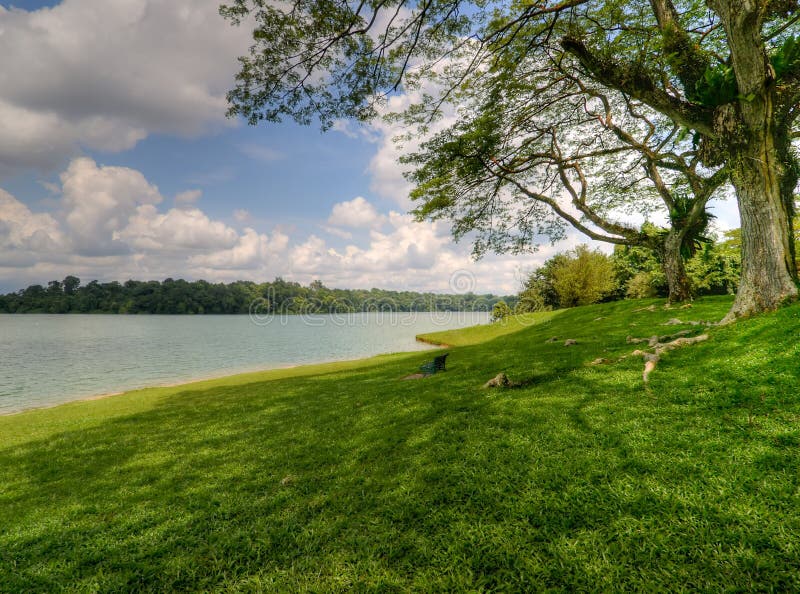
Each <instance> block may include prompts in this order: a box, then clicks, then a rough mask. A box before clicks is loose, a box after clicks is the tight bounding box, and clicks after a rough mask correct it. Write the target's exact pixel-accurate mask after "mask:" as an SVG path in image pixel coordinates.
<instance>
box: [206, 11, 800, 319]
mask: <svg viewBox="0 0 800 594" xmlns="http://www.w3.org/2000/svg"><path fill="white" fill-rule="evenodd" d="M221 11H222V14H223V15H224V16H226V17H228V18H230V19H231V20H232V21H234V22H243V21H244V20H245V19H254V20H255V24H256V27H255V30H254V45H253V47H252V50H251V52H250V54H249V55H248V56H243V57H242V58H241V71H240V73H239V75H238V79H237V86H236V88H235V89H233V90H232V91H231V93H230V95H229V99H230V101H231V113H232V114H238V115H242V116H244V117H245V118H247V119H248V120H249V121H250V122H252V123H256V122H258V121H259V120H262V119H266V120H271V121H276V120H280V119H281V118H282V117H284V116H290V117H293V118H295V119H297V120H298V121H301V122H306V123H307V122H310V121H311V120H312V119H313V118H315V117H316V118H319V119H320V121H321V122H322V124H323V126H329V125H331V124H332V122H333V121H335V120H336V119H337V118H359V119H368V118H371V117H375V116H376V115H377V114H378V112H379V107H380V106H381V104H382V101H384V100H385V99H386V98H387V97H388V96H390V95H391V94H392V93H394V92H396V91H398V90H399V89H401V88H408V86H409V85H411V86H414V85H417V88H419V89H421V95H422V100H421V102H420V103H419V104H418V105H416V106H414V107H413V108H412V109H411V110H409V112H407V113H406V117H407V118H408V120H407V121H412V120H413V121H415V122H416V123H418V124H419V125H421V126H422V127H423V129H424V128H425V127H426V126H427V125H429V124H430V123H431V122H434V121H435V120H436V118H437V117H439V116H441V114H442V110H443V106H445V105H446V104H447V103H448V102H451V103H453V104H455V105H458V104H459V102H460V101H464V100H466V101H467V103H469V102H470V101H471V102H472V104H471V108H470V109H471V110H472V111H473V113H474V115H473V117H471V118H466V119H465V120H462V121H461V128H460V129H458V127H456V128H454V129H453V130H452V131H451V132H452V133H453V135H452V137H451V138H452V139H458V138H462V139H464V138H465V139H469V140H470V141H473V142H474V143H482V142H483V143H485V147H484V148H486V149H489V150H486V151H484V153H483V154H484V155H485V156H486V157H487V158H488V159H489V160H488V163H489V168H490V169H494V171H495V174H494V175H493V176H492V181H493V182H494V183H495V184H497V185H498V186H500V187H501V190H502V191H505V192H509V193H510V194H511V195H512V198H511V200H512V204H513V205H514V206H512V207H511V210H509V211H499V212H498V215H500V216H498V219H497V220H501V221H505V222H506V224H507V225H508V228H509V230H512V228H513V233H512V235H513V234H516V237H517V238H521V239H522V241H523V243H524V242H529V241H530V240H531V238H532V236H533V235H535V234H536V233H537V232H539V231H541V230H544V231H549V230H550V229H548V228H547V225H548V224H549V223H548V221H551V222H552V219H548V218H547V216H539V215H549V214H550V213H551V212H552V208H551V210H549V211H544V210H542V211H540V212H538V213H537V212H536V209H537V208H539V207H537V206H533V205H530V201H528V202H522V203H521V204H520V202H519V201H518V200H516V199H515V198H514V197H513V194H514V193H515V192H517V193H519V192H522V193H523V194H524V191H522V189H521V188H520V187H519V186H518V185H516V184H515V183H514V182H515V179H514V177H512V176H509V175H507V172H515V174H516V173H517V172H518V171H519V170H520V169H521V168H524V167H526V165H527V164H528V163H529V162H530V160H529V159H530V158H531V156H533V157H534V158H536V155H538V154H539V153H540V152H542V151H541V147H542V146H543V143H544V144H545V145H547V144H548V143H549V148H548V150H547V151H545V152H546V160H547V162H546V163H545V164H544V166H543V169H544V170H545V171H546V172H547V173H548V174H549V175H550V176H551V177H550V178H548V176H547V175H546V174H542V173H541V172H540V173H539V174H538V175H539V177H538V178H536V179H535V180H534V181H535V183H533V184H530V183H529V184H527V185H525V186H524V187H525V188H527V189H528V190H531V186H533V188H532V191H534V192H536V193H538V194H540V195H542V196H548V197H552V193H550V190H551V189H552V188H553V187H554V186H552V185H551V186H550V187H548V185H547V182H548V181H550V180H554V181H555V182H557V185H558V186H559V190H557V191H562V190H563V191H565V192H566V193H567V194H570V193H571V186H572V188H573V189H575V188H576V186H577V195H578V200H577V201H576V200H575V199H574V197H573V199H572V200H571V203H572V209H573V212H575V214H572V213H569V214H571V216H574V217H575V218H576V219H577V221H578V222H579V223H580V224H583V225H587V224H594V225H598V220H601V221H602V222H603V223H604V225H605V226H604V225H598V226H599V228H600V229H601V230H602V231H604V232H605V234H606V235H608V234H609V233H612V232H613V231H616V230H615V229H612V231H609V229H608V225H607V223H613V221H609V220H607V215H608V213H609V212H611V210H613V209H610V208H609V207H612V206H614V196H617V197H619V196H626V199H629V198H630V193H631V192H638V187H639V186H637V185H634V184H631V181H632V180H630V179H628V180H624V182H623V183H618V184H617V183H616V182H615V184H616V187H614V186H613V185H612V186H609V182H608V176H607V175H606V176H605V177H604V173H607V172H608V167H609V165H608V163H609V160H608V159H603V158H600V157H607V156H610V155H614V157H615V158H614V161H616V162H617V163H618V166H617V167H615V169H614V171H615V172H617V173H619V172H628V171H634V170H635V169H636V167H633V168H630V165H631V161H634V162H635V164H636V166H640V167H641V168H643V169H645V170H648V169H649V171H650V173H651V176H648V179H649V180H650V181H649V182H645V185H647V184H649V185H650V191H651V192H653V193H655V194H658V195H660V196H661V198H662V199H664V198H665V194H664V192H663V191H661V188H659V182H658V177H660V178H661V179H662V181H663V182H664V184H663V185H664V187H665V188H666V189H668V190H670V191H675V190H676V189H679V188H680V187H681V186H683V187H684V188H687V187H688V189H689V190H691V191H690V192H683V195H684V197H690V198H692V200H693V203H692V208H690V209H688V211H692V210H693V208H694V206H695V205H700V207H702V206H704V204H705V200H706V199H707V197H706V194H707V193H708V188H711V189H712V190H713V188H714V187H716V186H718V185H719V184H718V183H717V184H716V186H715V183H713V182H711V181H710V180H712V179H714V178H713V176H714V175H717V174H718V175H719V176H720V177H721V178H726V179H729V180H730V181H731V183H732V185H733V186H734V188H735V191H736V195H737V200H738V203H739V209H740V214H741V219H742V238H743V240H742V282H741V283H740V285H739V292H738V294H737V299H736V302H735V303H734V306H733V309H732V311H731V313H730V314H729V319H734V318H736V317H738V316H740V315H749V314H752V313H757V312H759V311H763V310H767V309H772V308H774V307H777V306H778V305H779V304H781V303H783V302H784V301H785V300H787V299H792V298H794V297H796V295H797V286H796V284H795V280H796V267H795V264H794V254H793V244H792V241H791V238H792V214H793V194H794V189H795V186H796V185H797V179H798V173H797V172H798V165H797V160H796V157H795V155H794V152H793V150H792V145H791V142H792V138H793V136H794V134H795V128H796V119H797V113H798V112H797V108H798V99H799V98H800V43H798V33H800V31H798V20H800V10H799V7H798V2H797V1H795V0H708V1H707V2H701V1H699V0H634V1H630V0H624V1H623V0H603V1H601V0H542V1H539V2H486V1H482V0H477V1H473V2H466V1H461V0H420V1H417V2H407V1H405V0H369V1H367V0H365V1H362V2H348V1H346V0H341V1H337V0H326V1H321V2H317V1H313V2H312V1H307V0H294V1H290V2H284V3H275V4H273V3H268V2H266V1H265V0H235V1H234V2H232V3H231V4H228V5H226V6H223V7H222V9H221ZM403 85H406V87H403ZM581 109H582V110H583V115H582V116H581V115H580V114H581ZM559 113H563V114H564V117H561V118H560V117H559V115H558V114H559ZM521 114H525V115H524V117H520V116H521ZM462 115H463V114H462ZM537 117H541V118H546V119H547V121H550V122H552V123H553V126H551V128H554V129H551V128H543V127H542V126H533V127H530V126H527V124H528V123H529V122H530V121H535V120H536V118H537ZM542 121H544V120H542ZM465 122H468V123H465ZM586 127H592V128H593V129H594V130H593V132H592V133H591V135H590V136H589V138H591V139H592V142H590V143H589V144H588V145H587V146H584V145H582V140H583V139H584V138H585V136H584V134H585V133H584V131H583V130H584V128H586ZM471 133H472V136H470V134H471ZM626 135H628V136H626ZM612 137H613V138H614V139H612ZM440 140H443V139H440ZM630 140H634V141H636V143H638V145H639V146H635V145H634V144H633V143H631V142H630ZM434 142H435V141H434ZM625 145H627V148H626V147H625ZM563 146H568V147H569V150H568V151H566V152H563V151H562V150H561V147H563ZM496 147H501V148H502V147H505V148H510V149H511V150H507V151H505V152H496V154H492V152H494V148H496ZM576 147H577V148H576ZM600 147H602V148H600ZM427 148H428V149H430V151H431V152H429V153H428V155H427V157H423V158H422V160H418V161H417V162H416V163H415V165H417V166H418V169H417V173H418V174H419V172H423V173H422V176H421V177H420V178H418V181H419V182H420V185H419V186H418V187H419V188H420V194H419V195H418V196H417V197H418V198H419V199H420V200H422V201H423V204H422V206H421V207H420V210H418V213H419V214H420V215H421V216H438V215H439V214H444V215H445V216H451V217H453V218H455V220H456V232H458V230H459V224H462V225H463V223H464V221H466V222H467V223H469V222H470V217H471V216H472V215H471V214H470V210H469V208H468V203H465V202H463V199H464V197H465V194H464V193H463V192H462V193H456V194H455V196H456V198H457V200H456V199H453V197H452V195H451V197H450V198H448V197H447V195H445V194H442V193H439V194H438V195H437V193H436V192H433V193H428V192H427V191H426V190H427V188H430V187H432V186H431V183H432V182H435V183H439V182H440V181H442V180H439V179H434V178H435V177H436V176H435V174H436V171H435V170H431V169H430V167H429V169H428V170H429V171H430V172H432V173H433V174H434V178H432V177H426V175H425V174H424V171H425V169H424V168H425V167H426V166H429V165H430V164H431V163H432V162H433V160H434V159H435V158H436V157H435V155H439V157H442V155H443V154H446V150H445V148H446V147H445V143H444V142H441V143H440V144H439V145H428V147H427ZM576 150H577V151H578V156H581V157H586V158H585V159H580V160H571V159H570V156H573V155H574V154H575V151H576ZM600 150H603V151H610V152H608V153H605V154H604V155H600V154H597V153H598V151H600ZM631 150H633V153H632V154H631V155H627V154H626V153H628V152H629V151H631ZM442 151H445V152H444V153H443V152H442ZM453 154H454V153H451V154H450V156H452V155H453ZM553 156H555V157H556V158H555V159H553ZM486 164H487V161H484V162H483V166H484V167H485V166H486ZM539 164H540V165H541V163H539ZM458 166H461V167H464V168H466V169H467V171H466V173H471V174H474V173H475V172H471V171H468V169H469V167H477V166H478V165H477V164H473V165H470V164H469V163H466V162H464V163H460V164H459V165H458ZM578 167H580V169H578ZM654 168H655V169H654ZM540 169H542V167H540ZM664 170H669V171H671V172H672V173H671V175H672V177H671V178H670V177H669V176H665V175H664V174H663V173H662V171H664ZM653 171H655V172H656V173H657V174H658V176H653V175H652V173H653ZM498 173H499V175H498ZM581 175H583V176H584V177H585V183H584V182H583V180H581ZM692 176H696V177H697V180H702V183H701V184H700V185H695V186H694V187H692V181H691V179H690V178H691V177H692ZM509 178H510V179H509ZM654 178H655V179H654ZM517 181H518V180H517ZM526 182H527V180H526ZM435 183H434V185H435ZM442 183H445V182H442ZM720 183H721V182H720ZM551 184H552V182H551ZM639 185H640V186H641V184H639ZM609 188H612V189H613V190H614V191H608V189H609ZM626 192H627V194H626ZM584 194H586V195H587V196H588V195H590V194H591V196H592V197H593V198H595V197H596V196H599V198H597V201H596V202H595V203H594V204H593V205H592V207H591V208H589V206H588V203H589V199H588V198H586V200H585V204H586V208H580V203H581V200H582V196H583V195H584ZM498 195H500V192H498ZM459 200H462V201H461V202H459ZM673 201H674V199H673ZM576 202H577V204H576ZM644 203H646V199H645V197H644V196H642V199H639V197H638V196H637V200H636V204H637V206H641V205H642V204H644ZM540 204H541V203H540ZM665 204H666V206H667V208H668V210H669V214H670V216H671V218H672V219H673V221H674V220H675V216H674V215H675V214H677V215H678V218H680V212H678V211H677V210H676V209H673V208H672V207H671V206H670V204H669V202H668V201H667V200H665ZM529 205H530V206H529ZM464 206H467V208H466V209H464V210H460V211H458V212H455V211H453V210H452V209H454V208H458V207H464ZM526 207H527V208H528V210H530V211H531V213H532V215H533V220H534V221H535V222H534V223H532V224H530V225H528V226H526V225H525V223H524V221H522V222H520V219H519V217H516V214H517V210H523V211H524V210H525V208H526ZM487 208H488V209H491V208H492V206H491V205H490V206H488V207H487ZM515 209H516V210H515ZM684 210H685V211H686V209H684ZM464 213H466V214H467V217H466V218H464V217H461V219H459V217H460V215H461V214H464ZM515 217H516V218H515ZM595 217H600V219H596V218H595ZM562 218H563V217H562ZM459 220H461V222H460V223H459ZM542 224H544V225H545V227H541V225H542ZM693 225H694V223H692V225H690V226H689V227H692V226H693ZM467 227H469V225H467ZM612 235H613V233H612ZM679 243H681V244H683V240H681V242H679ZM479 247H481V246H480V245H479ZM486 247H487V248H488V249H494V248H495V247H499V246H496V245H494V244H492V243H491V242H490V243H489V244H487V245H486ZM678 247H680V246H678Z"/></svg>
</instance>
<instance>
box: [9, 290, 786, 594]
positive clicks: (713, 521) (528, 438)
mask: <svg viewBox="0 0 800 594" xmlns="http://www.w3.org/2000/svg"><path fill="white" fill-rule="evenodd" d="M651 303H656V304H658V308H657V309H656V311H646V310H645V311H634V310H636V309H640V308H642V307H643V306H646V305H649V304H651ZM660 305H661V302H657V301H635V302H620V303H612V304H603V305H596V306H590V307H584V308H576V309H573V310H565V311H561V312H555V313H551V314H539V315H532V316H527V317H525V318H522V319H516V320H512V321H511V322H509V323H508V324H506V325H495V326H491V327H482V328H478V329H470V330H464V331H461V332H448V333H443V334H442V335H434V336H431V337H429V339H430V340H435V341H436V340H438V341H439V342H443V343H446V344H449V345H452V347H451V348H450V349H449V352H450V353H451V354H450V357H449V359H448V361H447V367H448V371H447V372H446V373H442V374H437V375H435V376H433V377H430V378H427V379H424V380H417V381H401V380H400V378H401V377H403V376H404V375H407V374H410V373H413V372H415V371H416V369H417V367H418V366H419V365H420V364H421V363H422V362H424V361H425V360H429V359H431V358H432V354H431V353H414V354H402V355H391V356H386V357H377V358H374V359H369V360H365V361H359V362H349V363H334V364H328V365H321V366H314V367H304V368H295V369H289V370H278V371H273V372H266V373H259V374H249V375H243V376H236V377H232V378H225V379H221V380H212V381H207V382H201V383H197V384H189V385H185V386H179V387H175V388H162V389H152V390H141V391H137V392H131V393H128V394H125V395H122V396H116V397H112V398H108V399H105V400H97V401H90V402H80V403H73V404H69V405H64V406H59V407H56V408H52V409H46V410H39V411H30V412H27V413H22V414H18V415H13V416H7V417H0V591H8V592H20V591H60V590H65V591H124V590H128V591H129V590H138V591H159V592H163V591H168V590H187V591H277V592H285V591H311V592H335V591H375V592H378V591H380V592H392V591H539V590H544V589H553V590H564V591H580V590H584V591H598V590H606V591H608V590H647V591H669V592H673V591H696V590H706V591H714V592H718V591H724V590H736V591H743V590H779V591H798V590H800V423H799V422H800V396H798V392H800V367H799V366H798V363H800V357H798V355H799V354H800V341H798V336H800V334H799V333H798V332H799V331H800V306H792V307H789V308H786V309H784V310H782V311H780V312H778V313H775V314H771V315H766V316H762V317H759V318H757V319H753V320H748V321H743V322H739V323H737V324H734V325H732V326H728V327H724V328H713V329H711V330H710V334H711V339H710V340H709V341H707V342H705V343H701V344H698V345H695V346H691V347H688V348H685V349H681V350H676V351H673V352H670V353H668V354H666V355H665V356H664V357H663V358H662V360H661V362H660V363H659V365H658V367H657V369H656V370H655V371H654V372H653V374H652V375H651V378H650V384H649V388H648V389H645V388H644V386H643V384H642V377H641V375H642V368H643V364H642V360H641V358H634V357H629V358H626V359H624V360H622V361H619V362H617V363H613V364H609V365H598V366H589V365H587V363H588V362H590V361H592V360H594V359H596V358H598V357H606V358H609V359H613V358H615V357H617V356H620V355H623V354H627V353H630V352H631V351H632V350H633V349H634V348H636V347H635V346H632V345H629V344H626V340H625V339H626V336H627V335H634V336H641V337H646V336H650V335H653V334H670V333H672V332H674V331H675V330H680V329H682V328H683V327H679V326H661V324H662V323H663V322H665V321H666V320H668V319H669V318H673V317H679V318H681V319H683V320H686V319H693V320H698V319H704V320H717V319H720V318H721V317H722V316H723V315H724V313H725V311H726V310H727V308H728V307H729V305H730V299H728V298H707V299H702V300H699V301H698V302H696V303H695V306H694V307H693V308H692V309H691V310H688V311H682V310H681V311H677V310H672V311H664V310H662V309H661V307H660ZM687 328H690V327H688V326H687ZM551 336H559V337H561V338H562V339H566V338H572V339H575V340H577V341H578V344H577V345H576V346H572V347H565V346H563V342H555V343H548V342H546V340H547V339H548V338H550V337H551ZM500 371H504V372H506V373H507V374H508V375H509V376H510V378H511V379H512V380H514V381H519V382H522V383H523V386H522V387H518V388H513V389H504V390H484V389H482V388H481V385H482V384H483V383H484V382H485V381H486V380H488V379H490V378H492V377H493V376H495V375H496V374H497V373H498V372H500Z"/></svg>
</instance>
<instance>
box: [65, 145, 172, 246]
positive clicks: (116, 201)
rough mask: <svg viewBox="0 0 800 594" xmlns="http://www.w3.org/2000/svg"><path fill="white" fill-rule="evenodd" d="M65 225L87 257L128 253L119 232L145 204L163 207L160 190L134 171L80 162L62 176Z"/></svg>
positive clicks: (87, 161)
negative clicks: (120, 240)
mask: <svg viewBox="0 0 800 594" xmlns="http://www.w3.org/2000/svg"><path fill="white" fill-rule="evenodd" d="M61 184H62V192H63V206H64V208H65V210H66V216H65V222H66V225H67V227H68V228H69V230H70V233H71V237H72V240H73V243H74V246H75V251H76V252H77V253H80V254H83V255H93V256H97V255H110V254H116V253H121V252H125V251H127V247H126V246H125V245H123V244H122V243H121V242H119V241H118V238H116V237H115V232H116V231H119V230H120V229H122V228H123V227H124V226H125V225H127V223H128V219H129V218H130V217H131V216H132V215H133V214H134V213H135V212H136V211H137V209H138V208H139V206H141V205H145V204H159V203H160V202H161V201H162V200H163V198H162V196H161V194H160V193H159V191H158V188H157V187H156V186H154V185H152V184H151V183H149V182H148V181H147V180H146V179H145V177H144V176H143V175H142V174H141V173H140V172H139V171H136V170H134V169H129V168H127V167H102V166H98V165H97V163H95V162H94V161H93V160H92V159H88V158H80V159H75V160H74V161H72V163H70V165H69V167H68V168H67V170H66V171H65V172H64V173H62V174H61Z"/></svg>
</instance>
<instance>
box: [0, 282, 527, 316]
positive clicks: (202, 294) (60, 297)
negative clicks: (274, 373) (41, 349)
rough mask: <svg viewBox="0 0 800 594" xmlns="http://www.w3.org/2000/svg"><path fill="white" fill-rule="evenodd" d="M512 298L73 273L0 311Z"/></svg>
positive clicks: (304, 306)
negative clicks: (101, 278)
mask: <svg viewBox="0 0 800 594" xmlns="http://www.w3.org/2000/svg"><path fill="white" fill-rule="evenodd" d="M516 299H517V298H516V297H498V296H496V295H490V294H485V295H476V294H474V293H472V292H467V293H463V294H451V295H446V294H437V293H418V292H414V291H388V290H384V289H369V290H361V289H330V288H328V287H326V286H325V285H323V284H322V282H320V281H314V282H312V283H311V284H309V285H308V286H303V285H301V284H300V283H297V282H290V281H285V280H283V279H282V278H276V279H275V280H274V281H272V282H265V283H255V282H250V281H236V282H233V283H228V284H224V283H209V282H207V281H204V280H199V281H186V280H183V279H177V280H173V279H171V278H168V279H166V280H164V281H136V280H128V281H126V282H124V283H120V282H117V281H113V282H108V283H101V282H98V281H96V280H93V281H91V282H89V283H87V284H81V281H80V279H79V278H78V277H75V276H67V277H66V278H65V279H64V280H63V281H51V282H49V283H48V285H47V286H46V287H44V286H42V285H31V286H30V287H28V288H27V289H22V290H20V291H17V292H15V293H8V294H7V295H0V313H106V314H247V313H253V314H258V315H262V314H306V313H351V312H370V311H399V312H405V311H491V310H492V308H493V307H494V305H495V304H496V303H498V302H499V301H501V300H504V301H505V302H506V303H512V304H515V303H516Z"/></svg>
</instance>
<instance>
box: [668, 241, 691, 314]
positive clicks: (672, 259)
mask: <svg viewBox="0 0 800 594" xmlns="http://www.w3.org/2000/svg"><path fill="white" fill-rule="evenodd" d="M683 235H684V232H683V231H676V230H675V229H670V231H669V233H668V234H667V237H666V239H665V240H664V246H663V248H662V249H663V252H662V264H661V265H662V268H663V269H664V275H665V276H666V277H667V285H668V286H669V301H670V303H678V302H681V301H689V300H690V299H691V298H692V293H691V285H690V283H689V277H688V276H687V275H686V268H685V267H684V265H683V258H682V257H681V243H682V242H683Z"/></svg>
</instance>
